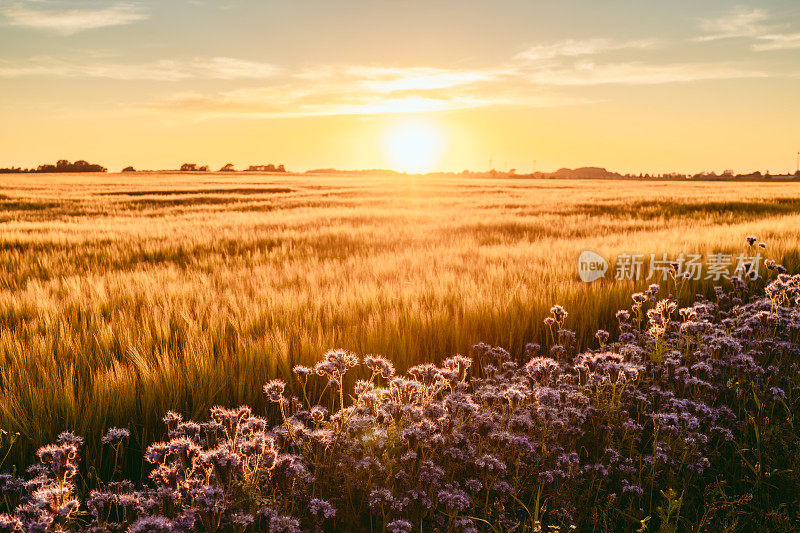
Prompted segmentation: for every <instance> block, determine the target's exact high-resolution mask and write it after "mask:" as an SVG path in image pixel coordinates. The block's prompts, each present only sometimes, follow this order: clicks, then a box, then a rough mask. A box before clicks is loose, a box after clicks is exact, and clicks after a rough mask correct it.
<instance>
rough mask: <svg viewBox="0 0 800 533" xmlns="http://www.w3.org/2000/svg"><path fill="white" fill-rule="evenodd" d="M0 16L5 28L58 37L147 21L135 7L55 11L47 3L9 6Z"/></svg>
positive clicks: (129, 4)
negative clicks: (55, 34) (57, 35)
mask: <svg viewBox="0 0 800 533" xmlns="http://www.w3.org/2000/svg"><path fill="white" fill-rule="evenodd" d="M0 15H2V16H3V18H4V19H5V20H4V23H5V24H6V25H9V26H17V27H22V28H33V29H38V30H46V31H53V32H56V33H60V34H62V35H73V34H75V33H78V32H82V31H86V30H93V29H96V28H105V27H109V26H123V25H126V24H132V23H134V22H138V21H141V20H145V19H147V18H148V15H147V13H146V11H145V10H144V8H142V6H141V5H139V4H136V3H116V4H112V5H108V6H105V7H82V8H69V9H59V8H55V7H53V6H52V4H51V3H48V2H31V1H28V2H11V3H9V4H8V5H5V6H2V7H0Z"/></svg>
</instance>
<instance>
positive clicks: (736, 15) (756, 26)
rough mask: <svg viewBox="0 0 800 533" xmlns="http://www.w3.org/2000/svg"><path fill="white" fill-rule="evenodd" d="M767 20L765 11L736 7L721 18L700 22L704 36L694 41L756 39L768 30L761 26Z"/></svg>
mask: <svg viewBox="0 0 800 533" xmlns="http://www.w3.org/2000/svg"><path fill="white" fill-rule="evenodd" d="M768 18H769V16H768V14H767V12H766V11H764V10H763V9H757V8H748V7H745V6H737V7H735V8H733V10H732V11H731V12H729V13H727V14H725V15H723V16H721V17H718V18H713V19H705V20H701V21H700V28H701V29H702V30H703V31H704V32H705V34H704V35H701V36H699V37H696V38H695V39H694V40H695V41H699V42H702V41H715V40H717V39H728V38H732V37H756V36H758V35H760V34H762V33H763V32H764V31H766V30H767V29H768V27H767V26H765V25H764V24H762V23H763V22H764V21H765V20H767V19H768Z"/></svg>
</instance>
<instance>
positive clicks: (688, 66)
mask: <svg viewBox="0 0 800 533" xmlns="http://www.w3.org/2000/svg"><path fill="white" fill-rule="evenodd" d="M792 43H793V41H791V40H785V41H781V40H779V39H776V40H774V42H773V43H772V44H773V45H774V46H779V45H780V46H789V45H791V44H792ZM656 44H657V43H656V42H655V41H651V40H643V41H613V40H610V39H590V40H582V41H581V40H569V41H561V42H556V43H551V44H541V45H537V46H532V47H528V48H527V49H525V50H524V51H522V52H520V53H518V54H514V55H512V56H511V57H509V58H508V59H507V60H506V61H503V62H500V63H499V64H496V65H490V66H485V67H472V68H466V67H465V68H454V67H453V68H436V67H429V66H426V67H422V66H390V67H387V66H375V65H359V64H342V65H336V64H333V65H317V66H313V67H306V68H301V69H299V70H298V69H294V70H293V69H291V68H288V67H287V68H281V67H278V66H276V65H273V64H271V63H264V62H257V61H251V60H244V59H238V58H228V57H211V58H204V57H197V58H192V59H182V60H177V59H169V60H167V59H165V60H160V61H152V62H146V63H136V64H131V63H121V62H117V61H113V60H110V59H109V58H102V57H101V58H98V57H94V58H87V59H85V60H82V61H76V60H66V59H58V58H53V57H40V58H31V59H29V60H27V61H25V62H21V63H12V62H9V61H3V60H0V78H2V77H6V78H9V77H21V76H61V77H93V78H109V79H119V80H159V81H164V82H181V81H185V80H202V79H217V80H220V79H222V80H245V79H247V80H257V81H258V82H259V83H258V85H259V86H255V87H254V86H252V85H253V82H251V83H248V84H247V85H248V86H247V87H241V86H239V87H234V88H231V89H227V90H217V91H215V92H202V91H199V90H197V89H194V88H193V90H192V92H186V91H185V90H178V91H176V92H173V93H172V94H171V95H166V96H164V97H162V98H161V99H159V100H158V101H154V102H150V103H147V104H145V105H144V108H145V109H149V110H158V111H159V113H164V112H166V111H168V112H171V113H177V114H182V116H184V117H187V118H195V119H203V118H212V117H224V116H236V117H251V118H263V117H295V116H324V115H376V114H385V113H415V112H442V111H453V110H458V109H474V108H481V107H490V106H522V107H555V106H564V105H578V104H586V103H590V102H596V101H597V98H596V97H594V96H592V95H591V94H590V93H588V92H587V91H586V90H583V91H582V92H581V94H579V95H576V94H574V93H576V92H578V88H586V87H593V86H605V85H657V84H667V83H686V82H696V81H702V80H720V79H737V78H759V77H765V76H768V75H769V73H767V72H763V71H761V70H756V69H752V68H747V67H745V66H744V65H743V64H741V63H735V62H730V63H719V62H714V63H702V62H690V63H685V62H684V63H664V62H658V61H655V62H653V61H647V60H646V58H647V54H646V53H645V51H646V50H647V49H649V48H652V47H653V46H656ZM619 50H638V51H641V52H642V53H639V54H636V57H637V60H629V61H620V60H613V59H614V58H615V57H618V55H619V54H614V53H613V52H615V51H619ZM638 58H641V59H638ZM193 85H194V84H193ZM194 86H195V87H196V86H197V85H194Z"/></svg>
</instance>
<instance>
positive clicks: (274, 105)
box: [0, 0, 800, 174]
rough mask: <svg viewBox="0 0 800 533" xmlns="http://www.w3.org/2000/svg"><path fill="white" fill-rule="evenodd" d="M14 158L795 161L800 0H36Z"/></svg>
mask: <svg viewBox="0 0 800 533" xmlns="http://www.w3.org/2000/svg"><path fill="white" fill-rule="evenodd" d="M0 49H2V52H0V87H2V94H3V95H4V98H3V100H2V102H0V109H1V110H2V113H3V117H4V120H3V123H2V125H0V167H3V166H10V165H17V166H23V167H31V166H36V165H38V164H41V163H45V162H52V161H54V160H55V159H56V158H65V159H70V160H75V159H86V160H88V161H91V162H98V163H101V164H103V165H104V166H108V167H109V168H112V169H117V168H123V167H125V166H128V165H133V166H134V167H136V168H152V169H157V168H172V167H174V166H176V164H180V163H176V160H177V159H179V158H182V160H184V161H193V162H195V161H196V162H197V163H200V164H208V165H210V167H211V168H212V169H218V168H220V167H221V166H222V165H224V164H225V163H228V162H249V163H237V166H243V165H246V164H261V163H262V162H263V163H269V162H273V163H276V164H277V163H283V164H285V165H286V167H287V168H288V169H292V170H308V169H315V168H322V167H335V168H347V169H357V168H364V169H367V168H387V169H393V170H398V171H409V172H414V171H420V172H429V171H454V172H458V171H461V170H463V169H474V170H478V171H480V170H486V169H488V168H489V166H490V159H491V160H492V165H491V166H493V167H494V168H497V169H508V168H516V169H517V171H518V172H519V173H529V172H531V171H532V170H533V169H534V166H535V168H536V170H542V169H544V170H548V169H550V170H554V169H557V168H561V167H568V168H575V167H581V166H600V167H605V168H607V169H609V170H614V171H617V172H621V173H636V174H638V173H639V172H649V173H663V172H681V173H695V172H699V171H702V170H714V171H716V172H721V171H722V170H724V169H732V170H734V171H735V172H751V171H753V170H760V171H761V172H764V171H766V170H769V171H770V172H771V173H773V174H780V173H785V172H793V171H794V170H795V168H796V167H795V164H796V154H797V152H798V150H800V134H798V133H797V127H796V125H797V124H798V122H800V106H798V105H797V103H796V98H797V97H796V95H797V94H800V67H798V65H800V62H798V59H800V6H798V5H796V3H795V2H791V1H789V0H771V1H763V2H758V3H755V2H749V3H745V2H727V1H720V0H715V1H709V2H704V3H703V4H702V5H697V4H696V3H692V2H688V1H679V2H672V3H670V4H668V5H663V4H661V3H656V2H649V1H648V2H633V1H612V2H605V3H604V4H603V6H602V9H600V8H598V7H597V6H596V5H595V4H593V3H592V2H588V1H581V2H576V3H574V4H572V5H570V6H564V5H558V4H556V3H549V2H546V3H531V2H522V1H509V2H504V3H503V4H501V5H497V4H496V3H491V2H483V1H471V2H458V3H455V2H450V1H435V2H427V3H424V4H417V3H412V4H409V3H408V2H396V1H383V2H373V3H369V4H363V3H359V2H353V1H342V2H330V1H328V2H321V1H307V2H292V3H274V2H267V3H263V2H252V1H244V0H242V1H236V0H232V1H225V2H203V1H185V2H184V1H181V2H170V3H158V2H153V1H130V2H117V1H115V2H99V1H92V0H83V1H75V0H37V1H32V0H18V1H9V2H4V3H3V5H2V6H0Z"/></svg>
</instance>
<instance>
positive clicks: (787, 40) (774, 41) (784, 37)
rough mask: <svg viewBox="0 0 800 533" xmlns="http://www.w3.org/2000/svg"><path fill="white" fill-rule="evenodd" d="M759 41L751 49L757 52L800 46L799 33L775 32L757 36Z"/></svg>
mask: <svg viewBox="0 0 800 533" xmlns="http://www.w3.org/2000/svg"><path fill="white" fill-rule="evenodd" d="M758 40H759V42H757V43H756V44H754V45H753V49H754V50H757V51H759V52H763V51H766V50H789V49H793V48H800V33H775V34H766V35H759V36H758Z"/></svg>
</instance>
